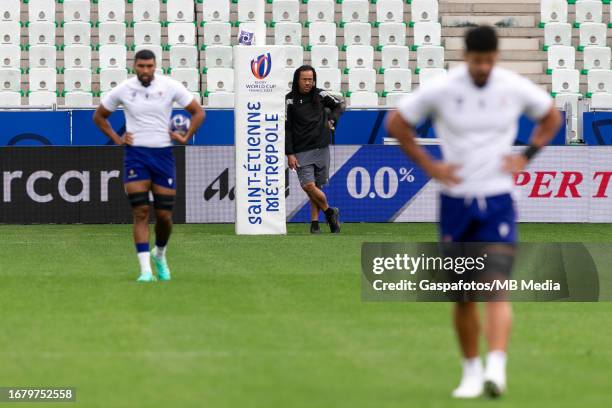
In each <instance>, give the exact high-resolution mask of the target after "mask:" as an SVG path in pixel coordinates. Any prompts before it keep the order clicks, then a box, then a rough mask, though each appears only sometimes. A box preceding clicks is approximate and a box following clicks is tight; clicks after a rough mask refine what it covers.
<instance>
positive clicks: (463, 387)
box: [452, 375, 484, 398]
mask: <svg viewBox="0 0 612 408" xmlns="http://www.w3.org/2000/svg"><path fill="white" fill-rule="evenodd" d="M483 390H484V385H483V377H482V375H469V376H464V377H463V378H462V379H461V383H460V384H459V386H458V387H457V388H455V390H454V391H453V393H452V396H453V398H478V397H480V396H481V395H482V392H483Z"/></svg>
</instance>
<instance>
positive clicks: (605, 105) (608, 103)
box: [591, 93, 612, 110]
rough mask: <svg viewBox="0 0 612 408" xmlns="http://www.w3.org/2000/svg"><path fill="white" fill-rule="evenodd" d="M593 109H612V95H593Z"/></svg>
mask: <svg viewBox="0 0 612 408" xmlns="http://www.w3.org/2000/svg"><path fill="white" fill-rule="evenodd" d="M591 109H608V110H609V109H612V94H609V93H596V94H593V96H592V97H591Z"/></svg>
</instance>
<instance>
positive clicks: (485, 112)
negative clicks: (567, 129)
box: [397, 64, 553, 197]
mask: <svg viewBox="0 0 612 408" xmlns="http://www.w3.org/2000/svg"><path fill="white" fill-rule="evenodd" d="M552 103H553V101H552V98H551V97H550V96H549V95H548V94H547V93H546V92H545V91H544V90H543V89H541V88H539V87H538V86H536V85H535V84H534V83H532V82H531V81H529V80H528V79H526V78H523V77H521V76H520V75H517V74H515V73H513V72H511V71H508V70H506V69H504V68H499V67H494V68H493V70H492V72H491V74H490V76H489V79H488V81H487V83H486V85H485V86H484V87H482V88H479V87H477V86H476V85H475V84H474V82H473V80H472V78H471V76H470V74H469V72H468V69H467V65H466V64H462V65H460V66H459V67H456V68H453V69H451V70H450V71H449V72H448V75H447V76H446V77H444V78H442V79H439V80H437V82H435V83H431V84H427V85H426V86H424V87H421V88H419V89H418V90H416V91H415V92H414V93H412V94H410V95H407V96H406V97H404V98H403V99H402V100H401V101H400V103H399V105H398V108H397V109H398V112H399V113H400V114H401V115H402V117H403V118H404V119H405V120H406V121H407V122H408V123H410V124H411V125H416V124H418V123H419V122H421V121H422V120H424V119H426V118H428V117H431V118H432V120H433V126H434V129H435V132H436V135H437V137H438V138H439V139H440V144H441V149H442V156H443V158H444V160H445V161H446V162H449V163H455V164H458V165H459V166H460V168H459V170H458V171H457V175H458V176H459V177H460V179H461V182H460V183H459V184H457V185H455V186H452V187H446V186H443V187H442V190H443V192H444V193H446V194H448V195H451V196H455V197H465V196H468V197H483V196H492V195H497V194H503V193H509V192H511V191H512V188H513V180H512V175H511V174H510V173H507V172H504V171H503V170H502V166H503V160H504V156H506V155H508V154H511V149H512V145H513V144H514V140H515V139H516V136H517V131H518V121H519V118H520V116H521V115H522V114H523V113H526V114H527V115H528V116H529V117H530V118H532V119H534V120H538V119H541V118H542V117H543V116H544V115H545V114H546V113H547V112H548V111H549V110H550V108H551V106H552Z"/></svg>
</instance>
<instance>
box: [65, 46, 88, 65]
mask: <svg viewBox="0 0 612 408" xmlns="http://www.w3.org/2000/svg"><path fill="white" fill-rule="evenodd" d="M64 68H67V69H75V68H80V69H83V68H86V69H91V47H89V46H86V45H71V46H69V47H64Z"/></svg>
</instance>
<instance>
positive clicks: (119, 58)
mask: <svg viewBox="0 0 612 408" xmlns="http://www.w3.org/2000/svg"><path fill="white" fill-rule="evenodd" d="M99 60H100V69H125V68H126V64H127V49H126V48H125V46H124V45H115V44H111V45H102V46H100V49H99Z"/></svg>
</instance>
